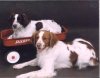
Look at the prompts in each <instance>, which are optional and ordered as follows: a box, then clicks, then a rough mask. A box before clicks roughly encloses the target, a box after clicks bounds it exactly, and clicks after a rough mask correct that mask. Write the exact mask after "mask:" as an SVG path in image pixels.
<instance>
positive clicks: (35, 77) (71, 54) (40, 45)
mask: <svg viewBox="0 0 100 78" xmlns="http://www.w3.org/2000/svg"><path fill="white" fill-rule="evenodd" d="M32 41H33V44H34V45H35V46H36V48H37V56H36V58H35V59H33V60H31V61H28V62H25V63H21V64H16V65H14V66H13V68H15V69H21V68H23V67H25V66H40V68H41V69H40V70H37V71H32V72H29V73H25V74H21V75H18V76H17V77H16V78H45V77H46V78H47V77H53V76H56V72H55V69H60V68H72V67H74V66H76V67H78V68H79V69H83V68H86V67H87V66H96V65H97V64H98V62H97V57H96V53H95V51H94V47H93V45H92V44H91V43H90V42H89V41H86V40H84V39H82V38H76V39H74V40H73V41H72V42H67V43H65V42H63V41H60V40H58V38H57V36H56V35H55V34H54V33H52V32H49V31H45V30H41V31H38V32H36V33H34V34H33V36H32Z"/></svg>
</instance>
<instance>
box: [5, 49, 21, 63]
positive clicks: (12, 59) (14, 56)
mask: <svg viewBox="0 0 100 78" xmlns="http://www.w3.org/2000/svg"><path fill="white" fill-rule="evenodd" d="M6 60H7V62H8V63H11V64H14V63H17V62H18V61H19V60H20V54H19V53H18V52H17V51H11V52H8V53H7V55H6Z"/></svg>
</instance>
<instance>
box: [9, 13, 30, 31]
mask: <svg viewBox="0 0 100 78" xmlns="http://www.w3.org/2000/svg"><path fill="white" fill-rule="evenodd" d="M10 21H11V23H12V28H13V30H18V29H21V28H25V27H26V26H27V25H28V24H29V22H30V20H29V19H28V18H27V16H26V14H24V13H23V14H14V13H13V14H12V15H11V16H10Z"/></svg>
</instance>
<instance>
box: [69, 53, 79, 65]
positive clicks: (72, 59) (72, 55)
mask: <svg viewBox="0 0 100 78" xmlns="http://www.w3.org/2000/svg"><path fill="white" fill-rule="evenodd" d="M77 59H78V55H77V54H76V53H75V52H74V51H71V54H70V61H71V63H72V65H73V66H74V65H75V64H76V62H77Z"/></svg>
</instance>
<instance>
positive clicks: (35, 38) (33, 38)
mask: <svg viewBox="0 0 100 78" xmlns="http://www.w3.org/2000/svg"><path fill="white" fill-rule="evenodd" d="M38 33H39V32H38V31H36V32H35V33H33V35H32V43H33V44H34V45H35V44H36V41H37V35H38Z"/></svg>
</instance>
